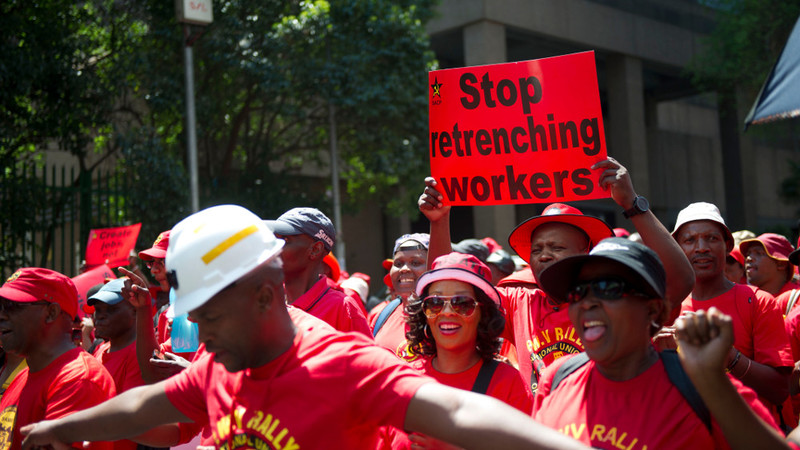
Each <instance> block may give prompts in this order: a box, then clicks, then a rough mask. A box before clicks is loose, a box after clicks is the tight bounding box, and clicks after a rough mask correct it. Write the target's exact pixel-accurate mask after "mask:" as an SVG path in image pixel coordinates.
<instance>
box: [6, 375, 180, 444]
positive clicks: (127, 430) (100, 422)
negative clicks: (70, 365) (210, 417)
mask: <svg viewBox="0 0 800 450" xmlns="http://www.w3.org/2000/svg"><path fill="white" fill-rule="evenodd" d="M175 422H191V420H189V418H187V417H186V416H185V415H183V413H181V412H180V411H178V409H176V408H175V407H174V406H173V405H172V403H171V402H170V401H169V399H167V394H166V392H165V391H164V383H163V382H162V383H157V384H150V385H144V386H140V387H137V388H133V389H131V390H128V391H125V392H123V393H122V394H120V395H118V396H116V397H113V398H111V399H110V400H107V401H105V402H103V403H101V404H99V405H97V406H94V407H92V408H89V409H85V410H83V411H79V412H76V413H75V414H71V415H69V416H66V417H62V418H60V419H57V420H45V421H42V422H38V423H34V424H31V425H28V426H26V427H23V428H22V429H21V430H20V431H21V432H22V434H23V435H25V436H26V437H25V440H23V441H22V448H23V450H27V449H32V448H37V447H46V446H48V445H52V446H53V447H54V448H67V447H65V446H63V444H68V443H72V442H81V441H92V442H94V441H117V440H120V439H130V438H133V437H135V436H138V435H140V434H142V433H144V432H146V431H148V430H151V429H153V428H156V427H158V426H159V425H164V424H170V423H175Z"/></svg>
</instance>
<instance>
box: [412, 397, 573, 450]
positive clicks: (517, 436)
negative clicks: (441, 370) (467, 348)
mask: <svg viewBox="0 0 800 450" xmlns="http://www.w3.org/2000/svg"><path fill="white" fill-rule="evenodd" d="M405 428H406V429H407V430H409V431H412V432H418V433H422V434H426V435H428V436H432V437H434V438H436V439H440V440H442V441H445V442H450V443H452V444H456V445H459V446H461V447H465V448H471V449H498V448H502V449H528V450H530V449H567V450H568V449H585V448H587V447H585V446H584V445H582V444H580V443H579V442H577V441H574V440H572V439H570V438H568V437H567V436H565V435H563V434H561V433H559V432H558V431H556V430H552V429H550V428H547V427H545V426H543V425H541V424H539V423H537V422H535V421H534V420H533V419H531V418H530V417H529V416H527V415H525V414H523V413H521V412H520V411H519V410H517V409H515V408H513V407H511V406H509V405H506V404H505V403H503V402H501V401H500V400H497V399H495V398H492V397H489V396H487V395H480V394H474V393H472V392H468V391H463V390H460V389H455V388H451V387H447V386H444V385H441V384H437V383H428V384H425V385H423V386H422V387H420V388H419V390H418V391H417V393H416V394H415V395H414V398H412V399H411V403H410V404H409V407H408V411H407V412H406V423H405Z"/></svg>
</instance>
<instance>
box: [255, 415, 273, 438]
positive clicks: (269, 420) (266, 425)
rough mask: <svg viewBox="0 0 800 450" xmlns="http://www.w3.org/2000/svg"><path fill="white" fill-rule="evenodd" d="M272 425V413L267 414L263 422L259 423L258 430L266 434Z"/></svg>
mask: <svg viewBox="0 0 800 450" xmlns="http://www.w3.org/2000/svg"><path fill="white" fill-rule="evenodd" d="M270 425H272V414H267V416H266V417H264V421H263V422H261V425H259V427H258V429H257V430H256V431H258V432H259V433H261V434H262V435H264V436H266V435H267V432H268V431H267V430H268V429H269V427H270Z"/></svg>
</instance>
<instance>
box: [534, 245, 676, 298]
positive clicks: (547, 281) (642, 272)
mask: <svg viewBox="0 0 800 450" xmlns="http://www.w3.org/2000/svg"><path fill="white" fill-rule="evenodd" d="M593 260H598V261H604V262H606V263H611V264H616V265H618V266H621V267H624V268H625V269H626V270H628V271H632V272H633V273H634V274H636V276H637V278H639V280H640V286H639V287H640V288H643V289H645V290H646V291H647V292H644V293H645V294H647V295H649V296H651V297H654V298H661V297H662V296H663V295H661V294H659V293H658V290H657V288H656V283H655V281H654V280H652V279H651V278H650V276H649V275H648V271H647V270H646V269H645V268H644V266H643V265H642V266H641V267H635V266H631V265H630V263H631V262H632V261H633V260H632V259H629V260H626V261H624V262H623V261H620V260H618V259H617V258H612V257H610V256H605V255H577V256H570V257H568V258H564V259H562V260H561V261H557V262H555V263H553V264H552V265H551V266H550V267H548V268H546V269H544V271H542V273H541V274H540V275H539V278H538V279H537V281H538V282H539V286H540V287H541V288H542V290H543V291H545V292H546V293H547V295H548V296H549V297H550V298H552V299H554V300H556V301H557V302H559V303H566V302H567V293H568V292H569V290H570V288H571V287H572V286H573V285H574V283H575V279H576V278H577V277H578V274H579V273H580V270H581V267H583V265H584V264H586V263H587V262H589V261H593Z"/></svg>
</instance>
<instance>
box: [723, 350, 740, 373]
mask: <svg viewBox="0 0 800 450" xmlns="http://www.w3.org/2000/svg"><path fill="white" fill-rule="evenodd" d="M740 356H742V352H740V351H739V350H736V356H734V357H733V361H731V363H730V364H728V367H726V368H725V373H731V370H733V368H734V367H736V363H738V362H739V357H740Z"/></svg>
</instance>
